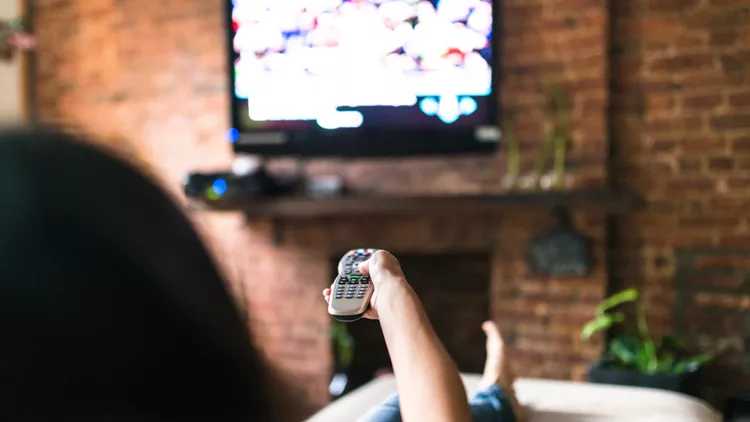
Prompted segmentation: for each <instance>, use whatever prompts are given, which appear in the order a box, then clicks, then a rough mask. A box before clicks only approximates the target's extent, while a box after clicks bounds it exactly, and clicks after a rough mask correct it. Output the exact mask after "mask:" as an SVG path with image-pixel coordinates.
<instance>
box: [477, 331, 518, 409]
mask: <svg viewBox="0 0 750 422" xmlns="http://www.w3.org/2000/svg"><path fill="white" fill-rule="evenodd" d="M482 330H484V333H485V334H486V335H487V360H486V361H485V362H484V373H483V374H482V380H481V381H480V382H479V389H480V390H484V389H487V388H489V387H490V386H492V385H493V384H497V385H498V386H499V387H500V388H502V389H503V391H504V392H505V394H507V395H508V399H509V400H510V403H511V407H512V408H513V413H515V414H516V421H517V422H521V421H522V420H523V409H522V407H521V405H520V403H518V400H517V399H516V392H515V390H514V389H513V382H514V381H515V379H514V378H513V374H512V373H511V371H510V368H509V365H508V360H507V359H505V343H504V342H503V337H502V336H501V335H500V330H499V329H498V328H497V325H496V324H495V323H494V322H492V321H486V322H485V323H484V324H482Z"/></svg>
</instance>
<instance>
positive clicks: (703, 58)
mask: <svg viewBox="0 0 750 422" xmlns="http://www.w3.org/2000/svg"><path fill="white" fill-rule="evenodd" d="M714 63H715V60H714V56H713V55H711V54H707V53H692V54H682V55H678V56H675V57H664V58H659V59H654V60H653V61H652V62H651V65H650V66H649V70H650V71H651V72H654V73H675V72H684V71H690V72H692V71H696V70H701V69H710V68H712V67H713V66H714Z"/></svg>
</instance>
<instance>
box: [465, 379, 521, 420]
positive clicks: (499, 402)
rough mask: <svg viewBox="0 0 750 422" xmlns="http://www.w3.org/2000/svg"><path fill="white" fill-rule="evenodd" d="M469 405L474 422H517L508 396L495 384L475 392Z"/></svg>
mask: <svg viewBox="0 0 750 422" xmlns="http://www.w3.org/2000/svg"><path fill="white" fill-rule="evenodd" d="M469 405H470V406H471V417H472V421H474V422H519V420H518V418H517V417H516V413H515V412H514V411H513V405H512V404H511V401H510V399H509V397H508V395H507V394H505V391H503V389H502V388H500V386H498V385H497V384H493V385H491V386H490V387H488V388H486V389H484V390H481V391H479V392H477V393H476V394H475V395H474V397H472V399H471V400H469Z"/></svg>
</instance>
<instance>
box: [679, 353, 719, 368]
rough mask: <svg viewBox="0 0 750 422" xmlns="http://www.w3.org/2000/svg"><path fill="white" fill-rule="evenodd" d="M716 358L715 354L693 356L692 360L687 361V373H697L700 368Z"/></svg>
mask: <svg viewBox="0 0 750 422" xmlns="http://www.w3.org/2000/svg"><path fill="white" fill-rule="evenodd" d="M713 358H714V354H713V353H711V352H705V353H701V354H699V355H696V356H693V357H692V358H690V359H685V362H686V364H687V365H686V370H687V371H697V370H698V368H700V367H701V366H703V365H705V364H706V363H708V362H710V361H711V359H713Z"/></svg>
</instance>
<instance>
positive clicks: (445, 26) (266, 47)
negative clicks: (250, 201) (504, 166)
mask: <svg viewBox="0 0 750 422" xmlns="http://www.w3.org/2000/svg"><path fill="white" fill-rule="evenodd" d="M226 1H227V23H228V26H229V28H230V31H229V37H228V41H229V48H230V54H229V76H230V77H229V81H230V88H231V89H230V99H231V108H230V109H231V126H230V129H229V130H228V132H227V138H228V140H229V141H230V142H232V143H233V145H234V146H233V147H234V150H235V152H238V153H249V154H257V155H263V156H278V155H286V156H359V157H361V156H402V155H414V154H421V155H424V154H455V153H476V152H490V151H493V150H495V149H496V148H497V145H498V142H499V140H500V137H501V132H500V130H499V128H498V119H499V114H500V105H499V95H498V92H499V89H498V87H499V78H498V75H499V66H498V60H497V56H498V44H499V43H498V40H497V37H496V36H495V34H496V33H498V32H497V31H496V29H497V22H499V19H498V16H497V15H498V10H497V9H498V7H496V4H495V3H497V2H498V1H499V0H496V1H492V0H421V1H420V0H226Z"/></svg>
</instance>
